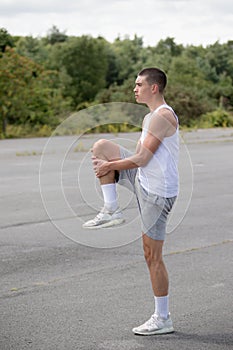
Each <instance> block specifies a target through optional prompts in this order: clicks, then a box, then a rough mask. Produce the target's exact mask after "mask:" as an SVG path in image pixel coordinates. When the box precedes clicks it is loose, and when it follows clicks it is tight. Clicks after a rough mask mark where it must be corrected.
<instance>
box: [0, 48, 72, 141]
mask: <svg viewBox="0 0 233 350" xmlns="http://www.w3.org/2000/svg"><path fill="white" fill-rule="evenodd" d="M55 79H56V72H53V71H46V70H44V69H43V67H42V66H40V65H38V64H37V63H35V62H34V61H32V60H30V59H29V58H26V57H23V56H20V55H18V54H17V53H16V52H15V51H14V50H13V49H6V51H5V52H4V54H3V55H2V57H1V58H0V101H1V103H0V118H1V126H2V133H3V135H4V134H6V125H7V122H9V123H10V124H15V125H23V124H27V125H31V126H35V125H43V124H46V123H48V124H50V125H56V124H57V123H58V121H59V119H58V116H59V115H60V114H61V113H62V111H63V110H65V108H67V104H66V102H65V101H64V100H63V101H64V102H62V103H61V100H62V99H61V94H60V91H59V90H58V89H54V88H53V82H54V80H55Z"/></svg>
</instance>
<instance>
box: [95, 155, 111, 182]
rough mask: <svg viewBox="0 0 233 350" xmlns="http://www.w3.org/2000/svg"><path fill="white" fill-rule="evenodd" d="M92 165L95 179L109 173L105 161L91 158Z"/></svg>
mask: <svg viewBox="0 0 233 350" xmlns="http://www.w3.org/2000/svg"><path fill="white" fill-rule="evenodd" d="M91 158H92V165H93V169H94V172H95V175H96V177H102V176H104V175H107V173H108V172H109V163H108V162H107V161H106V160H103V159H100V158H96V157H95V156H92V157H91Z"/></svg>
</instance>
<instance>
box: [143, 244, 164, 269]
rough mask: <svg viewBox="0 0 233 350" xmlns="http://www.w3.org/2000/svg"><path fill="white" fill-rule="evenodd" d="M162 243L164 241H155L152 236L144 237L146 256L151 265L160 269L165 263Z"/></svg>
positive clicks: (148, 263)
mask: <svg viewBox="0 0 233 350" xmlns="http://www.w3.org/2000/svg"><path fill="white" fill-rule="evenodd" d="M162 245H163V242H162V241H154V240H152V239H151V238H148V237H144V239H143V250H144V257H145V260H146V263H147V265H148V266H149V267H150V266H151V265H153V266H154V268H158V269H159V268H160V265H161V264H162V263H163V258H162Z"/></svg>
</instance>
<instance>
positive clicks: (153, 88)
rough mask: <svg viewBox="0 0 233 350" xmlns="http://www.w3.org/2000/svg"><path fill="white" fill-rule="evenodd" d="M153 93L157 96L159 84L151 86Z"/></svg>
mask: <svg viewBox="0 0 233 350" xmlns="http://www.w3.org/2000/svg"><path fill="white" fill-rule="evenodd" d="M151 91H152V92H153V94H156V93H157V92H158V91H159V87H158V84H153V85H152V86H151Z"/></svg>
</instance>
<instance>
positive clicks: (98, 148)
mask: <svg viewBox="0 0 233 350" xmlns="http://www.w3.org/2000/svg"><path fill="white" fill-rule="evenodd" d="M107 143H108V140H106V139H100V140H98V141H96V142H95V143H94V145H93V147H92V152H93V154H94V156H99V155H100V154H101V153H102V152H103V150H104V149H105V147H106V146H107Z"/></svg>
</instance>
